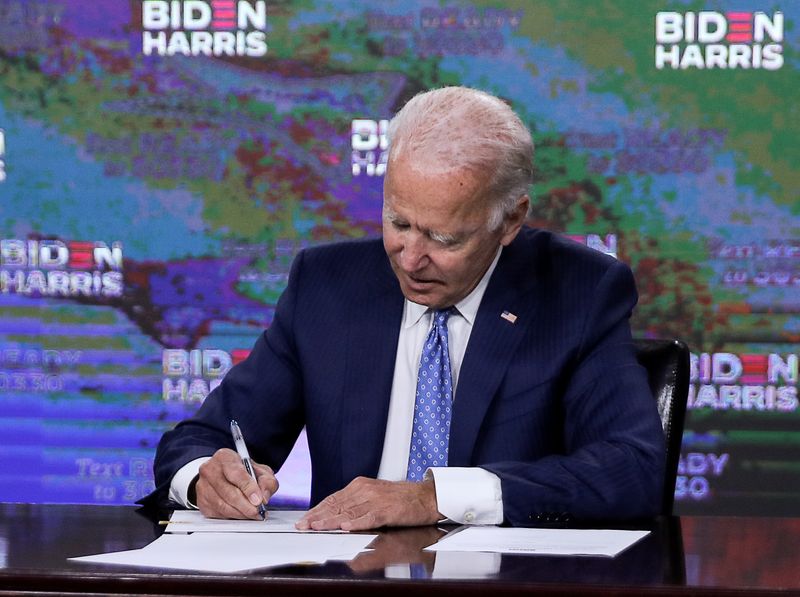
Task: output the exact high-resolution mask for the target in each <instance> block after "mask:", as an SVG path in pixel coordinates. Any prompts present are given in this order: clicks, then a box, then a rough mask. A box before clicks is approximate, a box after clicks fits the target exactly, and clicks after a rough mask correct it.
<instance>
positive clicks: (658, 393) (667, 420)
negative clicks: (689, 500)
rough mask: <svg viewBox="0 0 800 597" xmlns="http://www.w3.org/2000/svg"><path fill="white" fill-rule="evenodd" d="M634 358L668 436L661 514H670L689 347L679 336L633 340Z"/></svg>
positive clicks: (685, 397) (684, 411)
mask: <svg viewBox="0 0 800 597" xmlns="http://www.w3.org/2000/svg"><path fill="white" fill-rule="evenodd" d="M634 345H635V346H636V358H637V359H638V361H639V364H640V365H642V366H643V367H644V368H645V369H646V370H647V378H648V381H649V383H650V391H651V392H652V393H653V397H654V398H655V400H656V404H657V406H658V414H659V416H660V417H661V427H662V428H663V429H664V436H665V437H666V440H667V464H666V472H665V477H664V493H663V495H662V501H661V514H663V515H666V516H669V515H671V514H672V505H673V502H674V500H675V479H676V477H677V475H678V460H679V458H680V453H681V439H682V438H683V423H684V420H685V418H686V400H687V398H688V395H689V347H688V346H686V344H685V343H683V342H681V341H680V340H656V339H642V340H634Z"/></svg>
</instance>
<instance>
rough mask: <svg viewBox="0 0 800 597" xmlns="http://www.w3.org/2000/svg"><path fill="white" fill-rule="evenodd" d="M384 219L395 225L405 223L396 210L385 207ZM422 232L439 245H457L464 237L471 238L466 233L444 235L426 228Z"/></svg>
mask: <svg viewBox="0 0 800 597" xmlns="http://www.w3.org/2000/svg"><path fill="white" fill-rule="evenodd" d="M383 217H385V218H386V219H387V220H389V221H390V222H392V223H395V222H397V221H399V220H400V221H404V220H403V218H402V217H401V216H400V215H398V214H397V213H396V212H395V211H394V210H392V209H391V208H389V207H385V206H384V208H383ZM421 230H422V232H424V233H425V234H426V235H427V236H428V237H429V238H431V239H432V240H434V241H436V242H437V243H442V244H445V245H450V244H454V243H457V242H458V241H460V240H461V239H462V238H463V237H464V236H469V234H464V233H461V234H447V233H444V232H437V231H436V230H429V229H426V228H422V229H421Z"/></svg>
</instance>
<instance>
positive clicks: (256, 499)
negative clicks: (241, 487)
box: [250, 493, 264, 506]
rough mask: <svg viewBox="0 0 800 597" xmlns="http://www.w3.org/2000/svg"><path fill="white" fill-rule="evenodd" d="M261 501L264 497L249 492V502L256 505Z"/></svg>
mask: <svg viewBox="0 0 800 597" xmlns="http://www.w3.org/2000/svg"><path fill="white" fill-rule="evenodd" d="M263 502H264V498H262V497H261V496H260V495H258V494H257V493H251V494H250V503H251V504H253V505H254V506H258V505H259V504H262V503H263Z"/></svg>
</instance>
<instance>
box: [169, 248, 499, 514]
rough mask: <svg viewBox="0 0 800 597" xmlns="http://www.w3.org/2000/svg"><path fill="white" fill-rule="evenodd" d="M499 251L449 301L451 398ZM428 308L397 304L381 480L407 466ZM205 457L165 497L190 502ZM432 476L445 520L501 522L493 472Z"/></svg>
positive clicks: (442, 470) (436, 471) (398, 477)
mask: <svg viewBox="0 0 800 597" xmlns="http://www.w3.org/2000/svg"><path fill="white" fill-rule="evenodd" d="M500 252H501V250H500V249H498V251H497V255H495V258H494V261H492V264H491V265H490V266H489V269H488V270H486V273H485V274H484V275H483V277H482V278H481V280H480V282H478V285H477V286H475V288H474V289H473V290H472V292H470V293H469V294H468V295H467V296H466V297H464V298H463V299H462V300H461V301H459V302H458V303H457V304H456V305H454V306H455V308H456V311H457V312H454V313H452V314H451V315H450V317H449V318H448V320H447V333H448V341H449V347H450V369H451V374H452V379H453V389H454V392H453V401H454V402H455V400H457V399H458V378H459V372H460V371H461V363H462V362H463V360H464V353H465V352H466V350H467V343H468V342H469V337H470V334H471V333H472V326H473V324H474V323H475V317H476V315H477V313H478V307H479V306H480V303H481V300H482V299H483V294H484V292H485V291H486V287H487V285H488V284H489V278H490V277H491V275H492V272H493V271H494V269H495V267H496V266H497V261H498V260H499V258H500ZM432 313H433V312H432V311H431V310H429V309H428V307H426V306H424V305H419V304H417V303H413V302H411V301H409V300H408V299H406V300H405V303H404V305H403V319H402V321H401V323H400V335H399V337H398V340H397V357H396V358H395V365H394V377H393V378H392V393H391V396H390V399H389V415H388V418H387V421H386V436H385V438H384V442H383V454H382V456H381V463H380V468H379V469H378V478H379V479H385V480H387V481H404V480H405V479H406V472H407V469H408V453H409V449H410V445H411V427H412V426H413V424H414V402H415V395H416V385H417V371H418V369H419V360H420V356H421V354H422V345H423V344H424V342H425V338H426V337H427V335H428V332H429V331H430V328H431V325H432V317H431V316H432ZM206 460H208V457H206V458H198V459H196V460H193V461H191V462H189V463H187V464H185V465H184V466H183V467H182V468H181V469H179V470H178V472H177V473H176V474H175V476H174V477H173V478H172V482H171V484H170V492H169V494H170V498H172V499H173V500H174V501H176V502H178V503H180V504H182V505H183V506H185V507H194V504H191V503H190V502H189V500H188V489H189V484H190V483H191V481H192V479H194V478H195V476H197V474H198V472H199V469H200V465H201V464H203V463H204V462H205V461H206ZM430 475H432V476H433V479H434V481H435V484H436V501H437V505H438V508H439V512H441V513H442V514H443V515H444V516H446V517H447V518H448V519H450V520H452V521H454V522H458V523H462V524H500V523H501V522H503V502H502V491H501V487H500V479H499V477H497V475H495V474H494V473H491V472H489V471H487V470H485V469H482V468H477V467H469V468H467V467H435V468H429V469H428V471H427V473H426V477H427V476H430Z"/></svg>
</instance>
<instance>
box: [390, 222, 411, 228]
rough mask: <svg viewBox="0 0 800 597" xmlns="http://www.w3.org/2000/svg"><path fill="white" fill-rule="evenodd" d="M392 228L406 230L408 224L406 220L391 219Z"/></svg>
mask: <svg viewBox="0 0 800 597" xmlns="http://www.w3.org/2000/svg"><path fill="white" fill-rule="evenodd" d="M392 228H394V229H396V230H408V229H409V228H410V225H409V223H408V222H402V221H399V220H392Z"/></svg>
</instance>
